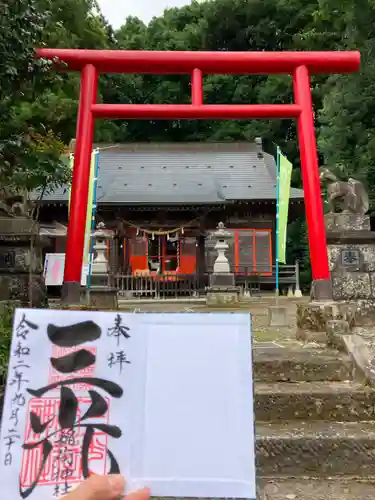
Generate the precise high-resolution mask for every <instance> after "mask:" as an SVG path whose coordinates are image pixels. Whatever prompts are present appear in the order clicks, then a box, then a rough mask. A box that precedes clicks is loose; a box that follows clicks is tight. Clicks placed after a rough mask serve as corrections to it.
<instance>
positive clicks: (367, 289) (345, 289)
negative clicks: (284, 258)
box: [326, 214, 375, 300]
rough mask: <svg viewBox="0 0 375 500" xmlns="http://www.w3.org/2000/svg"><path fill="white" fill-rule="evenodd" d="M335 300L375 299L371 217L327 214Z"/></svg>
mask: <svg viewBox="0 0 375 500" xmlns="http://www.w3.org/2000/svg"><path fill="white" fill-rule="evenodd" d="M326 226H327V245H328V260H329V267H330V271H331V281H332V298H333V300H359V299H364V300H368V299H375V232H373V231H370V218H369V217H368V216H367V215H365V216H360V215H355V214H328V215H326Z"/></svg>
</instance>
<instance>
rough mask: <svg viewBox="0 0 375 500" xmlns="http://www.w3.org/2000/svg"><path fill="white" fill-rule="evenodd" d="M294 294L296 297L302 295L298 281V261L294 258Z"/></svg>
mask: <svg viewBox="0 0 375 500" xmlns="http://www.w3.org/2000/svg"><path fill="white" fill-rule="evenodd" d="M294 296H295V297H296V298H298V299H300V298H301V297H302V291H301V288H300V283H299V261H298V260H296V288H295V290H294Z"/></svg>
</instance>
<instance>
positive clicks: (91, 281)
mask: <svg viewBox="0 0 375 500" xmlns="http://www.w3.org/2000/svg"><path fill="white" fill-rule="evenodd" d="M92 238H93V240H94V244H93V249H94V255H95V257H94V259H93V261H92V263H91V273H90V276H88V283H87V297H88V303H89V305H91V306H95V307H98V308H100V309H117V307H118V301H117V290H116V288H115V287H114V286H113V284H112V283H111V281H112V280H111V273H110V266H109V262H108V259H107V248H108V241H109V240H110V239H112V235H111V234H110V233H108V232H107V231H106V230H105V225H104V223H103V222H100V223H99V224H98V226H97V229H96V231H95V232H94V233H93V235H92Z"/></svg>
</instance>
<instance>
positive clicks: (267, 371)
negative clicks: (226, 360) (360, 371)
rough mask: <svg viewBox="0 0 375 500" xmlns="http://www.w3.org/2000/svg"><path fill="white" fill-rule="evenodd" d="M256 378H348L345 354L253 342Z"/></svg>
mask: <svg viewBox="0 0 375 500" xmlns="http://www.w3.org/2000/svg"><path fill="white" fill-rule="evenodd" d="M253 370H254V380H255V381H256V382H303V381H305V382H315V381H342V380H349V379H351V378H352V370H353V363H352V361H351V359H350V357H349V356H347V355H344V354H341V353H339V352H336V351H327V349H325V350H324V351H323V350H322V351H320V350H316V349H303V348H301V349H289V348H283V347H271V346H270V347H257V344H254V363H253Z"/></svg>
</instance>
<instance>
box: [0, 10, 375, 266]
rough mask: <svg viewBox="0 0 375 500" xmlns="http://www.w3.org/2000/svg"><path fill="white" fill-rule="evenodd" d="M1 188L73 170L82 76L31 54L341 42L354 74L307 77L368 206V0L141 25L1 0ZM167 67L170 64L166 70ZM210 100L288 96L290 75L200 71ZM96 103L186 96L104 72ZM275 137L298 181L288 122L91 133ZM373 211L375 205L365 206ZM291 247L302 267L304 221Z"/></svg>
mask: <svg viewBox="0 0 375 500" xmlns="http://www.w3.org/2000/svg"><path fill="white" fill-rule="evenodd" d="M0 21H1V25H0V51H1V55H2V57H1V58H0V113H1V117H2V124H3V126H1V127H0V184H2V185H4V184H6V183H8V184H10V185H12V186H17V187H19V188H24V187H26V188H27V189H32V188H34V187H36V186H38V187H42V188H43V189H51V188H53V187H54V186H57V185H59V184H61V183H63V182H64V180H66V178H67V176H68V175H69V172H68V171H67V168H66V165H64V162H61V161H60V160H59V158H60V153H61V151H62V150H63V149H64V145H65V144H68V143H69V141H70V139H71V138H73V137H74V136H75V125H76V114H77V95H78V91H79V75H77V74H73V73H59V74H58V73H56V72H55V71H54V70H53V69H52V67H51V64H50V63H48V62H46V61H37V60H35V59H34V58H33V54H34V52H33V50H34V47H36V46H41V45H43V44H45V45H47V46H50V47H68V48H87V49H106V48H114V49H148V50H214V51H229V50H232V51H250V50H252V51H264V50H269V51H275V50H340V49H357V50H360V51H361V53H362V60H363V62H362V67H361V71H360V72H359V73H358V74H355V75H348V76H331V77H327V76H324V75H322V76H316V77H313V78H312V82H311V87H312V92H313V101H314V108H315V113H316V130H317V138H318V145H319V158H320V162H321V163H325V164H327V165H328V166H329V167H331V168H332V167H335V168H337V169H339V170H340V171H342V172H345V174H346V175H351V176H353V177H357V178H358V179H360V180H363V181H365V182H366V183H367V185H368V187H369V192H370V200H371V201H372V202H375V166H374V162H373V158H374V157H375V139H374V137H375V118H374V117H375V112H374V111H375V104H374V102H375V99H374V97H375V83H374V82H375V63H374V57H373V55H374V49H375V1H374V0H359V1H358V2H354V3H353V2H349V1H348V0H344V2H341V3H339V2H338V1H337V0H304V1H302V0H210V1H208V0H207V1H205V2H198V1H192V2H191V4H190V5H187V6H185V7H182V8H172V9H167V10H166V11H165V12H164V14H163V15H162V16H160V17H158V18H154V19H153V20H152V21H151V22H150V24H149V25H145V24H144V23H143V22H142V21H141V20H139V19H137V18H134V17H129V18H127V19H126V20H124V23H123V25H122V26H121V27H120V28H119V29H118V30H116V31H113V29H112V28H111V26H109V25H108V23H107V22H106V20H105V19H103V16H102V14H101V13H100V10H99V8H98V5H97V3H96V0H64V1H63V0H22V1H21V0H14V1H12V2H8V1H6V0H0ZM171 70H172V71H173V68H171ZM204 90H205V96H204V97H205V102H207V103H253V104H257V103H289V102H292V101H293V91H292V84H291V78H290V77H288V76H278V75H275V76H265V75H261V76H231V75H205V77H204ZM98 99H99V101H101V102H111V103H146V104H147V103H166V104H168V103H189V102H190V101H191V88H190V78H188V77H186V76H181V75H165V76H152V75H101V77H100V81H99V96H98ZM255 136H261V137H263V138H264V139H265V140H268V141H269V142H271V141H273V142H275V143H277V144H278V145H279V146H280V147H281V148H282V150H283V151H284V152H285V154H286V155H287V156H288V158H289V159H290V161H292V163H293V164H294V166H295V169H294V172H293V184H294V186H296V187H300V186H301V175H300V169H299V153H298V147H297V144H298V142H297V136H296V127H295V124H294V122H292V121H290V120H274V121H269V120H265V121H257V120H253V121H228V122H227V121H216V122H206V121H179V120H176V121H170V122H167V121H129V122H125V121H112V122H111V121H98V123H97V124H96V128H95V140H96V141H99V142H100V141H105V142H126V141H193V140H196V141H226V140H228V141H230V140H235V141H240V140H245V141H246V140H252V139H253V138H254V137H255ZM373 207H375V203H373ZM289 235H290V240H289V249H290V250H289V255H288V259H289V260H290V261H294V259H295V258H297V257H298V258H299V259H300V260H301V263H302V264H303V266H304V268H305V269H306V273H307V274H306V275H308V273H309V259H308V252H307V241H306V228H305V227H304V223H303V221H302V220H300V221H296V222H295V223H294V224H292V225H291V227H290V228H289Z"/></svg>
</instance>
